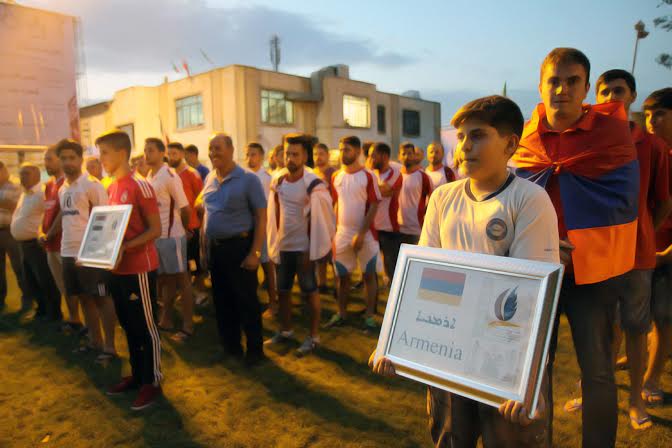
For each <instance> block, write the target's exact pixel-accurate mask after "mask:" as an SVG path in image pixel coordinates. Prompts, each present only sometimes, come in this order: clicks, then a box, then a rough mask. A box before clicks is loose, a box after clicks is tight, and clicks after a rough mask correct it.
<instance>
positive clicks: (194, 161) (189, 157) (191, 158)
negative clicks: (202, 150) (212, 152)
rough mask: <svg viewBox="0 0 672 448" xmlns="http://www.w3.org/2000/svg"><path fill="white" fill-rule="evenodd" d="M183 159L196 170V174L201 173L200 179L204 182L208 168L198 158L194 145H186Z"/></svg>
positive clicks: (208, 171)
mask: <svg viewBox="0 0 672 448" xmlns="http://www.w3.org/2000/svg"><path fill="white" fill-rule="evenodd" d="M184 159H185V160H186V161H187V164H188V165H189V166H190V167H192V168H193V169H195V170H196V171H198V174H200V175H201V180H202V181H203V182H205V178H206V177H208V173H210V170H209V169H208V167H207V166H205V165H203V164H201V161H200V160H198V148H197V147H196V145H188V146H187V147H186V148H184Z"/></svg>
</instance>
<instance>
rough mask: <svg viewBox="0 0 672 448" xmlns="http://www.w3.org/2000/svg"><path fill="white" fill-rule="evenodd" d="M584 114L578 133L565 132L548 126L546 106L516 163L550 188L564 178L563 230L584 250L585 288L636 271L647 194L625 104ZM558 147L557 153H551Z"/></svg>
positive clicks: (579, 269)
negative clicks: (640, 213)
mask: <svg viewBox="0 0 672 448" xmlns="http://www.w3.org/2000/svg"><path fill="white" fill-rule="evenodd" d="M584 112H585V113H584V116H583V118H582V119H581V120H579V122H578V123H577V124H576V125H575V126H574V129H571V130H568V131H565V132H563V133H560V134H558V133H556V132H552V131H549V130H548V129H546V128H545V126H543V121H542V120H543V117H544V116H545V110H544V106H543V104H540V105H539V106H537V108H536V109H535V111H534V113H533V116H532V119H531V120H530V122H528V123H527V124H526V126H525V130H524V131H523V136H522V138H521V141H520V147H519V148H518V151H517V152H516V154H514V156H513V158H512V163H513V165H514V166H515V167H516V174H518V175H519V176H521V177H525V178H527V179H529V180H531V181H534V182H536V183H537V184H539V185H541V186H543V187H546V188H548V184H549V181H551V179H552V178H553V177H557V187H558V189H559V200H560V206H561V208H562V218H563V222H562V223H560V224H564V228H565V229H566V230H567V238H568V239H569V241H570V242H571V243H572V244H573V245H574V246H575V247H576V249H574V251H573V252H572V262H573V270H574V276H575V281H576V283H577V284H590V283H597V282H600V281H604V280H607V279H609V278H612V277H615V276H618V275H620V274H623V273H625V272H628V271H629V270H631V269H632V268H633V266H634V260H635V245H636V241H637V210H638V194H639V163H638V161H637V152H636V150H635V147H634V144H633V143H632V137H631V133H630V127H629V123H628V119H627V115H626V113H625V109H624V108H623V105H622V103H619V102H614V103H605V104H598V105H592V106H590V105H587V106H584ZM550 139H555V140H554V143H555V145H552V144H551V143H550ZM551 146H554V150H553V151H547V148H548V147H551ZM549 153H551V154H549ZM555 180H556V179H554V182H555ZM549 192H550V191H549ZM551 199H554V195H551ZM556 200H558V198H555V199H554V201H556ZM556 208H557V204H556ZM561 227H562V225H561ZM561 237H562V235H561Z"/></svg>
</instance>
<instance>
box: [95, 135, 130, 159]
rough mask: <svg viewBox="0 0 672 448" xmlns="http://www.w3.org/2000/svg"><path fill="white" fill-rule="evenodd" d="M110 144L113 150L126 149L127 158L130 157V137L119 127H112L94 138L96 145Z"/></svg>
mask: <svg viewBox="0 0 672 448" xmlns="http://www.w3.org/2000/svg"><path fill="white" fill-rule="evenodd" d="M101 143H102V144H105V145H110V146H111V147H112V148H114V150H115V151H126V156H127V158H130V157H131V138H130V137H129V136H128V134H127V133H125V132H124V131H122V130H121V129H112V130H110V131H107V132H105V133H103V134H102V135H100V136H99V137H98V138H97V139H96V142H95V144H96V146H100V144H101Z"/></svg>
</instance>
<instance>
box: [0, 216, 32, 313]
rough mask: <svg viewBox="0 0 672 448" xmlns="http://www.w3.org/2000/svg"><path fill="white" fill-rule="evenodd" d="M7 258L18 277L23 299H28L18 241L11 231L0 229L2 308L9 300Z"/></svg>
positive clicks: (0, 293)
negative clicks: (6, 300)
mask: <svg viewBox="0 0 672 448" xmlns="http://www.w3.org/2000/svg"><path fill="white" fill-rule="evenodd" d="M6 257H9V261H10V263H11V264H12V270H13V271H14V275H15V276H16V282H17V283H18V284H19V288H20V289H21V298H22V299H24V300H25V299H27V298H28V290H27V289H26V287H25V282H24V281H23V269H22V267H21V254H20V252H19V245H18V244H17V242H16V240H15V239H14V238H13V237H12V234H11V233H9V229H8V228H6V229H0V306H1V305H4V303H5V299H6V298H7V270H6V264H5V263H6Z"/></svg>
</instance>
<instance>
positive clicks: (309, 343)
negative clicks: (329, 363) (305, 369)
mask: <svg viewBox="0 0 672 448" xmlns="http://www.w3.org/2000/svg"><path fill="white" fill-rule="evenodd" d="M319 343H320V340H319V339H316V338H314V337H312V336H308V337H307V338H306V339H305V340H304V341H303V343H302V344H301V347H299V348H297V349H296V356H298V357H299V358H301V357H303V356H306V355H309V354H311V353H312V352H313V350H315V349H316V348H317V346H318V344H319Z"/></svg>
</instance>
